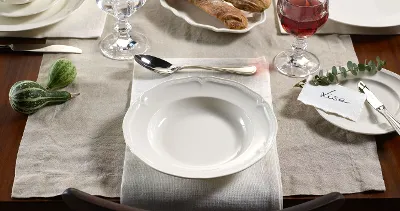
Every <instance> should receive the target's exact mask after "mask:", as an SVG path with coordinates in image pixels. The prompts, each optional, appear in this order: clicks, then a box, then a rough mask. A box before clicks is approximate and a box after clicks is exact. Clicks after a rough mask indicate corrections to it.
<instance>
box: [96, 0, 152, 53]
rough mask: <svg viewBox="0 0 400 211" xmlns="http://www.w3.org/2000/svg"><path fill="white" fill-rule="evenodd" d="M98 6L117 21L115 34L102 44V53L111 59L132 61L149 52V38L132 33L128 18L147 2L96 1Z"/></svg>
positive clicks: (106, 38)
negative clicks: (138, 55)
mask: <svg viewBox="0 0 400 211" xmlns="http://www.w3.org/2000/svg"><path fill="white" fill-rule="evenodd" d="M96 3H97V6H98V7H99V8H100V9H102V10H103V11H105V12H107V13H109V14H110V15H112V16H113V17H115V18H116V19H117V23H116V24H115V27H114V29H115V32H114V33H112V34H110V35H108V36H106V37H105V38H104V39H103V40H102V41H101V42H100V50H101V52H102V53H103V54H104V55H105V56H106V57H108V58H110V59H115V60H131V59H133V58H134V56H135V54H142V53H144V52H146V51H147V49H148V43H147V38H146V36H144V35H143V34H141V33H138V32H136V31H131V29H132V26H131V24H129V22H128V20H127V19H128V18H129V17H130V16H131V15H132V14H133V13H135V12H136V11H137V10H138V9H139V8H141V7H142V6H143V5H144V4H145V3H146V0H96Z"/></svg>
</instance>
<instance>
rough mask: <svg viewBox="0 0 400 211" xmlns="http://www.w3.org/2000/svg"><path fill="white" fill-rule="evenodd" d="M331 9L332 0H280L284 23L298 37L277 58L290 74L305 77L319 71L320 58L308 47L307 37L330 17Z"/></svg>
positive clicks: (280, 68)
mask: <svg viewBox="0 0 400 211" xmlns="http://www.w3.org/2000/svg"><path fill="white" fill-rule="evenodd" d="M328 9H329V0H278V6H277V10H278V11H277V13H278V16H279V19H280V21H281V25H282V27H283V28H284V29H285V31H286V32H288V33H289V34H292V35H294V36H295V37H296V41H295V42H294V43H293V44H292V49H290V50H286V51H283V52H281V53H279V54H278V55H277V56H276V57H275V59H274V66H275V68H276V69H277V70H278V71H279V72H281V73H282V74H285V75H287V76H290V77H306V76H308V75H311V74H313V73H315V72H316V71H318V69H319V67H320V62H319V60H318V58H317V57H316V56H315V55H314V54H312V53H310V52H308V51H306V48H307V42H306V39H307V37H310V36H312V35H313V34H315V32H316V31H317V30H318V28H319V27H321V26H322V25H324V24H325V22H326V21H327V20H328V16H329V11H328Z"/></svg>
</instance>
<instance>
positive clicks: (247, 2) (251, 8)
mask: <svg viewBox="0 0 400 211" xmlns="http://www.w3.org/2000/svg"><path fill="white" fill-rule="evenodd" d="M225 1H226V2H229V3H231V4H232V5H233V6H235V7H236V8H238V9H241V10H244V11H248V12H263V11H264V10H265V9H268V8H269V6H270V5H271V0H225Z"/></svg>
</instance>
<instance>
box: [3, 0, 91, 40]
mask: <svg viewBox="0 0 400 211" xmlns="http://www.w3.org/2000/svg"><path fill="white" fill-rule="evenodd" d="M74 1H75V4H76V6H75V8H74V9H72V10H71V11H69V12H67V13H65V14H64V15H62V16H60V17H58V18H56V19H54V20H51V21H48V19H49V18H52V17H53V16H54V15H56V14H57V13H56V14H54V15H53V16H50V17H48V18H47V19H45V20H41V21H39V22H35V23H31V24H28V26H25V28H20V29H7V27H9V25H1V24H0V32H17V31H28V30H32V29H39V28H42V27H45V26H50V25H52V24H55V23H57V22H60V21H62V20H64V19H65V18H67V17H68V16H70V15H71V14H73V13H74V12H75V11H77V10H78V9H79V8H81V6H82V4H83V3H84V2H85V0H74ZM66 2H67V4H69V3H70V2H72V3H74V2H73V1H72V0H66ZM53 6H54V5H53ZM49 9H51V8H49ZM63 9H64V7H63V8H61V10H63ZM61 10H60V11H61ZM36 15H37V14H36ZM20 25H21V26H23V25H24V24H20ZM2 27H3V28H5V30H4V29H2Z"/></svg>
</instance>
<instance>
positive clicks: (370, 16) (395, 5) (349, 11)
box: [329, 0, 400, 27]
mask: <svg viewBox="0 0 400 211" xmlns="http://www.w3.org/2000/svg"><path fill="white" fill-rule="evenodd" d="M399 8H400V1H399V0H385V1H382V0H351V1H349V0H333V1H330V2H329V18H330V19H332V20H334V21H337V22H340V23H344V24H348V25H353V26H361V27H393V26H400V10H399Z"/></svg>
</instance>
